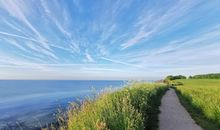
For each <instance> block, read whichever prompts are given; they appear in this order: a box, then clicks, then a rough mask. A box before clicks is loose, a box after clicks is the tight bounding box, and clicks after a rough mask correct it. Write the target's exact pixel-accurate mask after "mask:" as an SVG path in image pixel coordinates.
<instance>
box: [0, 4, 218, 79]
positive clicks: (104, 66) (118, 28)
mask: <svg viewBox="0 0 220 130" xmlns="http://www.w3.org/2000/svg"><path fill="white" fill-rule="evenodd" d="M219 7H220V1H219V0H156V1H153V0H151V1H150V0H96V1H93V0H90V1H89V0H0V19H1V20H0V79H153V78H160V77H163V76H166V75H169V74H184V75H193V74H200V73H211V72H220V8H219Z"/></svg>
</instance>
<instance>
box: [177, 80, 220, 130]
mask: <svg viewBox="0 0 220 130" xmlns="http://www.w3.org/2000/svg"><path fill="white" fill-rule="evenodd" d="M176 81H178V82H181V83H183V84H182V85H179V86H177V87H176V90H177V94H178V96H179V98H180V101H181V103H182V104H183V105H184V106H185V108H186V109H187V110H188V111H189V113H190V114H191V116H192V117H193V118H194V119H195V121H196V122H197V123H198V124H199V125H200V126H202V127H203V128H204V129H205V130H220V79H182V80H176Z"/></svg>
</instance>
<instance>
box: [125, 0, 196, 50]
mask: <svg viewBox="0 0 220 130" xmlns="http://www.w3.org/2000/svg"><path fill="white" fill-rule="evenodd" d="M197 2H198V1H189V0H180V1H178V2H177V3H175V5H172V7H170V8H169V9H168V10H166V11H163V12H164V14H163V15H159V16H158V11H157V10H152V9H150V10H149V9H148V7H147V9H146V10H144V11H143V12H142V13H143V14H141V15H140V17H139V19H138V21H137V24H136V25H134V27H135V29H134V32H137V33H136V34H135V35H133V36H131V38H130V39H129V40H127V41H126V42H124V43H122V44H121V47H122V49H126V48H128V47H131V46H133V45H135V44H137V43H140V42H141V41H142V40H147V39H149V38H150V37H152V35H154V34H159V33H161V32H163V31H164V30H165V27H166V28H167V27H169V28H171V27H172V26H174V25H176V24H178V22H181V21H178V19H180V18H181V17H183V16H184V15H185V14H187V13H188V12H190V11H191V9H192V7H193V6H195V5H196V4H197ZM145 12H147V13H145Z"/></svg>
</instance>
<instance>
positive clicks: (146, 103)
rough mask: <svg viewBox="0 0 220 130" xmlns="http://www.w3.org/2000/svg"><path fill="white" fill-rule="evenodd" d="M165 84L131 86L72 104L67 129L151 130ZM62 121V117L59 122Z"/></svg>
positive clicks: (156, 118)
mask: <svg viewBox="0 0 220 130" xmlns="http://www.w3.org/2000/svg"><path fill="white" fill-rule="evenodd" d="M166 90H167V87H166V85H165V84H156V83H149V84H148V83H134V84H131V85H129V86H127V87H125V88H123V89H121V90H118V91H115V92H105V93H102V94H100V95H98V97H97V98H96V99H94V100H93V99H87V100H85V101H83V103H82V104H81V105H78V104H76V103H72V105H71V109H70V110H69V111H68V112H67V117H68V119H67V122H66V123H65V124H64V125H63V124H61V125H62V127H61V129H68V130H144V129H148V130H154V129H157V127H158V126H157V125H158V113H159V106H160V101H161V98H162V96H163V94H164V93H165V91H166ZM60 120H61V121H60V122H62V118H61V119H60Z"/></svg>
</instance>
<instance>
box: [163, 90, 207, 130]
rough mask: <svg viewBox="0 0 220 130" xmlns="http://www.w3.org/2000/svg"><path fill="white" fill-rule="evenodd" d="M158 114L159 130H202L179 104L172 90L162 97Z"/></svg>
mask: <svg viewBox="0 0 220 130" xmlns="http://www.w3.org/2000/svg"><path fill="white" fill-rule="evenodd" d="M160 112H161V113H160V115H159V130H203V129H202V128H201V127H200V126H198V125H197V124H196V123H195V121H194V120H193V119H192V118H191V116H190V115H189V113H188V112H187V111H186V109H185V108H184V107H183V106H182V105H181V104H180V102H179V99H178V97H177V95H176V93H175V90H174V89H169V90H168V91H167V92H166V94H165V95H164V96H163V98H162V101H161V106H160Z"/></svg>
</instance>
